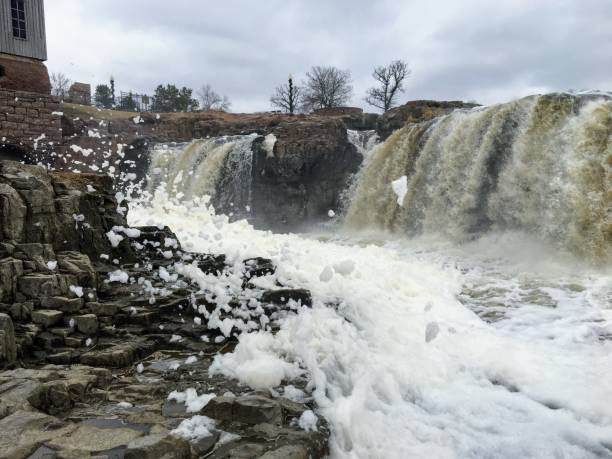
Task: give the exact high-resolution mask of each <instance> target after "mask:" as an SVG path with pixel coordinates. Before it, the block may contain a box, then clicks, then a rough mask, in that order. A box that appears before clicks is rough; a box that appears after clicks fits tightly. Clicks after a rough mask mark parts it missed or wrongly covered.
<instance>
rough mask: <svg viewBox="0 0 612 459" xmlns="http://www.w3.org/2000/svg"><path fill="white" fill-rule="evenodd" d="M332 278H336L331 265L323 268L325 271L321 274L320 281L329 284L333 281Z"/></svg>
mask: <svg viewBox="0 0 612 459" xmlns="http://www.w3.org/2000/svg"><path fill="white" fill-rule="evenodd" d="M332 277H334V271H333V269H332V268H331V266H329V265H328V266H326V267H325V268H323V271H321V274H319V280H320V281H321V282H329V281H330V280H332Z"/></svg>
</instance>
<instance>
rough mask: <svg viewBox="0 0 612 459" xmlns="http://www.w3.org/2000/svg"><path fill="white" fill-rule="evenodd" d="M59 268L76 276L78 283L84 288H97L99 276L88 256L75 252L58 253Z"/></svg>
mask: <svg viewBox="0 0 612 459" xmlns="http://www.w3.org/2000/svg"><path fill="white" fill-rule="evenodd" d="M57 263H58V265H59V268H60V269H61V270H62V271H64V272H67V273H70V274H73V275H74V276H76V279H77V283H78V284H79V285H80V286H82V287H97V286H98V274H97V273H96V270H95V269H94V267H93V265H92V264H91V260H90V259H89V257H88V256H87V255H85V254H84V253H80V252H75V251H65V252H58V253H57Z"/></svg>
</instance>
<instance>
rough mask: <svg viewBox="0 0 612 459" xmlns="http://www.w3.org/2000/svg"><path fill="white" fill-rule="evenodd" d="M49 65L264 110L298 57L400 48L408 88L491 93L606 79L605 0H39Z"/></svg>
mask: <svg viewBox="0 0 612 459" xmlns="http://www.w3.org/2000/svg"><path fill="white" fill-rule="evenodd" d="M45 8H46V21H47V41H48V54H49V61H48V62H47V65H48V67H49V70H50V71H51V72H57V71H61V72H64V73H66V74H67V75H68V76H69V77H70V78H71V79H72V80H76V81H82V82H86V83H91V84H92V86H95V85H96V84H98V83H106V82H108V79H109V76H110V75H111V74H112V75H114V76H115V80H116V87H117V90H124V91H128V90H133V91H135V92H145V93H149V94H150V93H152V92H153V89H154V88H155V86H157V85H158V84H160V83H174V84H176V85H180V86H183V85H186V86H189V87H192V88H194V89H196V88H198V87H200V86H201V85H202V84H203V83H210V84H211V85H212V86H213V87H214V88H215V89H217V90H218V91H219V92H221V93H223V94H227V95H228V96H229V97H230V100H231V101H232V111H237V112H242V111H245V112H246V111H263V110H269V109H270V104H269V96H270V94H271V92H272V91H273V89H274V87H275V86H276V85H277V84H279V83H282V82H283V81H284V80H286V78H287V75H288V74H289V73H293V74H294V75H295V77H296V78H297V79H298V80H300V79H301V78H302V77H303V75H304V74H305V72H306V71H307V70H308V68H309V67H311V66H312V65H335V66H338V67H341V68H344V69H349V70H350V71H351V73H352V76H353V85H354V95H353V100H352V103H351V104H352V105H356V106H362V107H364V108H365V104H364V102H363V97H364V92H365V90H366V89H367V88H368V87H369V86H370V85H371V84H372V79H371V71H372V67H373V66H374V65H378V64H385V63H388V62H389V61H391V60H393V59H404V60H406V61H407V62H408V63H409V65H410V67H411V69H412V75H411V77H410V79H409V80H408V81H407V82H406V91H405V93H404V94H403V95H402V102H403V101H407V100H412V99H440V100H442V99H444V100H457V99H463V100H476V101H478V102H481V103H486V104H488V103H495V102H502V101H506V100H510V99H512V98H515V97H520V96H523V95H527V94H532V93H541V92H547V91H555V90H567V89H576V90H577V89H603V90H612V0H427V1H423V0H380V1H377V0H295V1H292V0H252V1H248V0H223V1H207V0H172V1H162V0H46V1H45Z"/></svg>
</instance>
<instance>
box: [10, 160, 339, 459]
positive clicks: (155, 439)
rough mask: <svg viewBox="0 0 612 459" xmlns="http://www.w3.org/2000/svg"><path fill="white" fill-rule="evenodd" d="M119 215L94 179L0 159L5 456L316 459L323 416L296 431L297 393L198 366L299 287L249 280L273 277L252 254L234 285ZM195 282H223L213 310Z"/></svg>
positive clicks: (104, 186)
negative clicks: (254, 386) (293, 396)
mask: <svg viewBox="0 0 612 459" xmlns="http://www.w3.org/2000/svg"><path fill="white" fill-rule="evenodd" d="M124 207H126V206H125V205H124V204H122V203H117V201H116V199H115V196H114V192H113V191H112V189H111V183H110V181H108V180H107V179H106V178H103V177H101V176H97V175H93V174H79V175H77V174H65V173H61V174H60V173H48V172H47V171H46V170H44V169H43V168H41V167H38V166H24V165H20V164H17V163H12V162H0V221H1V222H2V226H1V227H0V231H1V232H0V234H1V235H2V239H1V243H0V249H1V250H0V257H1V258H0V280H1V281H2V282H1V284H0V368H3V369H4V370H3V371H0V451H2V453H0V457H10V458H27V457H35V458H43V457H44V458H47V457H48V458H53V457H58V458H59V457H61V458H80V457H107V458H157V457H165V458H195V457H211V458H234V457H235V458H238V457H241V458H242V457H253V458H255V457H267V458H275V457H279V458H280V457H283V458H287V457H295V458H301V457H312V458H316V457H323V456H324V455H325V454H326V452H327V438H328V434H329V432H328V429H327V426H326V424H325V422H324V421H323V420H322V419H320V418H319V419H318V421H317V425H316V427H315V429H308V430H304V429H303V428H302V427H300V422H299V420H300V416H302V414H303V413H305V412H307V411H310V410H313V409H314V408H315V407H314V405H313V402H312V399H311V398H309V397H308V396H307V394H306V392H303V391H301V392H300V393H302V394H305V397H302V398H300V400H299V401H294V400H290V399H289V398H285V397H283V396H282V394H283V392H284V391H283V387H282V386H281V387H278V388H276V389H275V390H272V391H263V392H262V391H259V392H253V391H251V390H250V389H249V388H248V387H245V386H241V385H240V384H238V383H237V382H236V381H235V380H231V379H228V378H226V377H224V376H222V375H220V374H213V373H211V372H210V371H209V368H210V366H211V364H212V363H213V360H214V357H215V355H217V354H218V353H225V352H230V351H231V350H233V348H234V347H235V345H236V342H237V337H238V335H239V334H240V333H241V332H242V331H245V330H251V329H257V328H258V327H259V328H265V329H274V325H273V322H274V320H275V318H278V317H282V316H283V315H285V314H290V313H291V311H292V310H295V309H296V308H298V307H302V306H307V305H310V304H311V297H310V292H308V291H307V290H303V289H299V288H295V286H282V285H278V286H276V288H274V289H272V290H266V289H264V288H260V287H257V286H256V285H255V284H256V283H257V282H256V279H257V278H264V277H265V276H267V275H270V274H272V273H274V271H275V270H276V266H274V264H273V263H272V261H271V260H267V259H263V258H254V259H250V260H245V261H244V262H243V263H242V264H241V265H240V266H241V268H240V269H239V271H238V272H237V273H236V275H235V276H234V277H232V275H233V271H232V270H236V269H237V268H236V266H230V265H227V264H226V260H225V257H223V256H222V255H218V254H215V255H212V254H195V253H188V252H185V251H183V250H182V248H181V246H180V243H179V242H178V240H177V239H176V236H175V235H174V234H172V232H171V230H170V229H168V228H157V227H143V228H128V225H127V223H126V220H125V209H123V208H124ZM194 272H195V274H194ZM190 273H191V274H190ZM188 274H190V275H189V276H188ZM198 276H205V278H206V279H207V280H208V281H209V282H213V283H215V282H216V283H219V285H225V284H224V283H227V284H228V290H227V295H228V296H231V299H230V300H229V301H228V302H227V304H224V308H220V307H219V305H218V304H216V303H215V301H216V299H215V298H213V297H211V296H210V295H209V294H208V295H207V294H206V292H205V291H203V289H202V287H201V286H200V285H198V283H197V282H196V281H197V279H199V278H200V277H198ZM234 278H235V279H237V281H236V282H234V284H235V285H233V287H231V288H230V286H229V284H231V281H232V279H234ZM249 298H255V299H256V301H255V302H256V303H257V305H256V306H257V307H250V306H249V304H251V306H252V300H251V303H249V301H248V299H249ZM217 303H218V301H217ZM243 317H246V319H244V320H242V319H241V318H243ZM247 319H248V320H247ZM291 384H292V385H295V386H296V387H298V388H300V389H305V387H306V380H305V379H304V380H301V379H298V380H296V381H292V382H291ZM287 393H288V394H290V393H291V391H289V392H287Z"/></svg>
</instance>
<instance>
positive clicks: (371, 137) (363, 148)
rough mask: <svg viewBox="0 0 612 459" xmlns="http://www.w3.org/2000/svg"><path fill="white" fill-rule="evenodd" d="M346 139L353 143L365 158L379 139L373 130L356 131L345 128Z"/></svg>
mask: <svg viewBox="0 0 612 459" xmlns="http://www.w3.org/2000/svg"><path fill="white" fill-rule="evenodd" d="M346 135H347V137H348V141H349V142H350V143H352V144H353V145H355V147H356V148H357V151H358V152H359V153H361V155H362V156H363V157H364V158H365V157H366V156H368V155H369V154H370V152H371V151H372V149H373V148H374V147H375V146H376V144H377V143H378V141H379V138H378V134H377V133H376V131H374V130H367V131H356V130H353V129H347V130H346Z"/></svg>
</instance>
